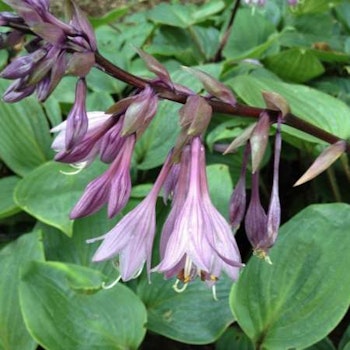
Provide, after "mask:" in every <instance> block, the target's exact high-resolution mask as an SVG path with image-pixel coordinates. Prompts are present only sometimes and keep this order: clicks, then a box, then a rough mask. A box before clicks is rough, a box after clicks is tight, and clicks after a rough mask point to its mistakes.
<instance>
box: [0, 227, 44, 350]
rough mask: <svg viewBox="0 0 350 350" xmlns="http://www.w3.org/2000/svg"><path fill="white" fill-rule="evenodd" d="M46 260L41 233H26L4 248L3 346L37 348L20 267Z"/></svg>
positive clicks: (6, 349) (0, 281) (0, 284)
mask: <svg viewBox="0 0 350 350" xmlns="http://www.w3.org/2000/svg"><path fill="white" fill-rule="evenodd" d="M34 260H44V251H43V245H42V242H41V233H40V232H39V231H37V232H32V233H29V234H25V235H23V236H21V237H20V238H18V239H17V240H16V241H13V242H11V243H9V244H8V245H7V246H5V247H4V248H3V249H2V250H1V251H0V264H1V269H2V273H1V274H0V348H1V349H2V350H34V349H35V348H36V346H37V344H36V342H35V341H34V340H33V338H32V337H31V336H30V335H29V333H28V331H27V328H26V326H25V324H24V321H23V317H22V313H21V306H20V303H19V295H18V287H19V270H20V269H21V268H22V267H24V266H27V265H28V264H29V263H30V262H31V261H34Z"/></svg>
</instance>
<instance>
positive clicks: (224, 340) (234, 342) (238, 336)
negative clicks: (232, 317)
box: [215, 328, 255, 350]
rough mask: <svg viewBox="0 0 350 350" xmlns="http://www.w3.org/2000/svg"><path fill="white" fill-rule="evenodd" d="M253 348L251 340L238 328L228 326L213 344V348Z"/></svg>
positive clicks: (245, 349) (219, 349) (252, 349)
mask: <svg viewBox="0 0 350 350" xmlns="http://www.w3.org/2000/svg"><path fill="white" fill-rule="evenodd" d="M233 349H237V350H254V349H255V347H254V344H253V343H252V341H251V340H250V339H249V338H248V337H247V336H246V335H245V334H244V333H243V332H242V331H241V330H240V329H238V328H228V329H227V330H226V332H225V333H224V334H223V335H222V336H221V337H220V338H219V340H218V341H217V342H216V344H215V350H233Z"/></svg>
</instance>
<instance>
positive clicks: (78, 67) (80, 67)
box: [66, 52, 95, 77]
mask: <svg viewBox="0 0 350 350" xmlns="http://www.w3.org/2000/svg"><path fill="white" fill-rule="evenodd" d="M94 64H95V55H94V53H93V52H75V53H73V55H72V56H71V57H70V60H69V62H68V64H67V69H66V73H67V74H73V75H76V76H78V77H85V76H86V75H88V73H89V72H90V70H91V68H92V67H93V66H94Z"/></svg>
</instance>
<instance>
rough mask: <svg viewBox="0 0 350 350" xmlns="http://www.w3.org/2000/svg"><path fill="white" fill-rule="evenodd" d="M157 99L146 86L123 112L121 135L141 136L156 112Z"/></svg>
mask: <svg viewBox="0 0 350 350" xmlns="http://www.w3.org/2000/svg"><path fill="white" fill-rule="evenodd" d="M157 105H158V98H157V96H156V95H155V93H154V91H153V90H152V89H151V87H150V86H148V85H147V86H146V88H145V89H144V90H142V92H141V93H139V94H138V95H137V96H136V97H135V98H134V101H133V102H132V103H131V104H130V106H129V107H128V109H127V110H126V112H125V117H124V125H123V130H122V135H123V136H126V135H130V134H132V133H135V132H136V133H137V134H138V135H141V134H142V133H143V131H144V130H145V129H146V127H147V125H148V124H149V123H150V122H151V120H152V118H153V117H154V115H155V114H156V112H157Z"/></svg>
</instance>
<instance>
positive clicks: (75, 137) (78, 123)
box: [66, 78, 88, 151]
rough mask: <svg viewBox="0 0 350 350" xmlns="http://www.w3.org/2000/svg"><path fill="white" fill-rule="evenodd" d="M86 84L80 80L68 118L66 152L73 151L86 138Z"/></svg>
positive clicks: (83, 80)
mask: <svg viewBox="0 0 350 350" xmlns="http://www.w3.org/2000/svg"><path fill="white" fill-rule="evenodd" d="M86 89H87V87H86V82H85V79H83V78H80V79H79V80H78V82H77V86H76V90H75V101H74V105H73V107H72V109H71V111H70V112H69V114H68V117H67V128H66V150H68V151H69V150H71V149H72V148H73V147H74V146H75V145H76V144H78V143H79V142H80V141H81V140H82V139H83V137H84V136H85V134H86V132H87V130H88V117H87V112H86V107H85V100H86Z"/></svg>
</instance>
